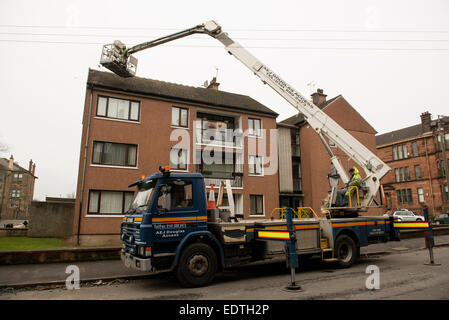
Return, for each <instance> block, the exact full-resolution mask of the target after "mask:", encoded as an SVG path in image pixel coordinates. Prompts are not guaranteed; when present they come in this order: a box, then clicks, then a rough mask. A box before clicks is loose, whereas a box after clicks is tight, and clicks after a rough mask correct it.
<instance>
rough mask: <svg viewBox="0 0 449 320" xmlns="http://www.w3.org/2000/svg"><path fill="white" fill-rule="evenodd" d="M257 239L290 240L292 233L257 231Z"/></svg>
mask: <svg viewBox="0 0 449 320" xmlns="http://www.w3.org/2000/svg"><path fill="white" fill-rule="evenodd" d="M257 238H261V239H271V240H289V239H290V232H288V231H265V230H257Z"/></svg>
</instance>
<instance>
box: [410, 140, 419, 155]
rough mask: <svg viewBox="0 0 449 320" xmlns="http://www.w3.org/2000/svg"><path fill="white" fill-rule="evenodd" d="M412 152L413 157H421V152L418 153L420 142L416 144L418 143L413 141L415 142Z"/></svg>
mask: <svg viewBox="0 0 449 320" xmlns="http://www.w3.org/2000/svg"><path fill="white" fill-rule="evenodd" d="M412 152H413V156H414V157H417V156H418V155H419V152H418V142H416V141H413V142H412Z"/></svg>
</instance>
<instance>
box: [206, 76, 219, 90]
mask: <svg viewBox="0 0 449 320" xmlns="http://www.w3.org/2000/svg"><path fill="white" fill-rule="evenodd" d="M219 85H220V84H219V83H218V82H217V78H216V77H213V78H212V80H211V81H210V83H209V85H208V86H207V89H213V90H217V91H218V86H219Z"/></svg>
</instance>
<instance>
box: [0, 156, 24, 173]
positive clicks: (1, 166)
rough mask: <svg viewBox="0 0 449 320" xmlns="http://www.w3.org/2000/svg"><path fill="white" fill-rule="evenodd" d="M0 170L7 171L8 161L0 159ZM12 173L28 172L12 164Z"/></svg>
mask: <svg viewBox="0 0 449 320" xmlns="http://www.w3.org/2000/svg"><path fill="white" fill-rule="evenodd" d="M0 169H3V170H9V159H6V158H0ZM13 171H21V172H23V171H26V172H29V171H28V170H26V169H24V168H22V167H21V166H19V165H18V164H16V163H14V164H13Z"/></svg>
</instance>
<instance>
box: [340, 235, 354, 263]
mask: <svg viewBox="0 0 449 320" xmlns="http://www.w3.org/2000/svg"><path fill="white" fill-rule="evenodd" d="M335 255H336V258H337V259H338V264H339V266H340V267H341V268H349V267H350V266H352V265H353V264H354V262H355V260H356V259H357V246H356V244H355V242H354V240H353V239H352V238H351V237H349V236H347V235H344V234H343V235H341V236H339V237H338V238H337V241H336V245H335Z"/></svg>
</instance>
